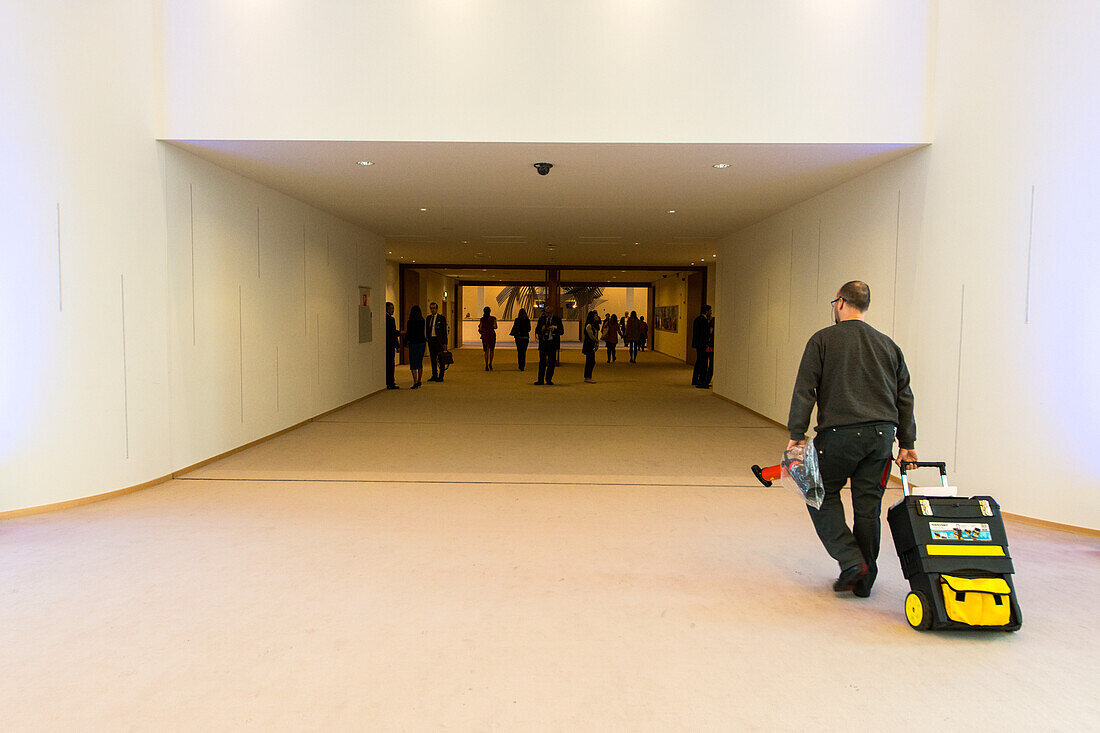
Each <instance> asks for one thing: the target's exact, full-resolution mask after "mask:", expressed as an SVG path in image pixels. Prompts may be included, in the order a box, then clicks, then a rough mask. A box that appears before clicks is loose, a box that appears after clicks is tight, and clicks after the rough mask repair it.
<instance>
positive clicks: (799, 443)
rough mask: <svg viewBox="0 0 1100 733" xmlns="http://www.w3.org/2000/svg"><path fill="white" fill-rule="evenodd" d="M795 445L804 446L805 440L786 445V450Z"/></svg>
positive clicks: (793, 441)
mask: <svg viewBox="0 0 1100 733" xmlns="http://www.w3.org/2000/svg"><path fill="white" fill-rule="evenodd" d="M796 445H806V441H805V440H792V441H791V442H789V443H787V450H790V449H791V448H794V447H795V446H796Z"/></svg>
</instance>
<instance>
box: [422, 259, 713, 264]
mask: <svg viewBox="0 0 1100 733" xmlns="http://www.w3.org/2000/svg"><path fill="white" fill-rule="evenodd" d="M413 262H416V260H413ZM691 264H693V265H694V264H695V263H694V262H692V263H691Z"/></svg>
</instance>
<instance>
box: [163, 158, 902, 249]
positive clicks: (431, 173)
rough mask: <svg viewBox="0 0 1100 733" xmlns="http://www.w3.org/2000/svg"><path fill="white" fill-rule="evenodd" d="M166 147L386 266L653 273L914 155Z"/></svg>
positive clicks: (713, 247)
mask: <svg viewBox="0 0 1100 733" xmlns="http://www.w3.org/2000/svg"><path fill="white" fill-rule="evenodd" d="M172 142H173V144H176V145H179V146H180V147H182V148H184V149H186V150H189V151H191V152H192V153H195V154H196V155H199V156H201V157H203V158H206V159H207V160H210V161H211V162H213V163H215V164H217V165H219V166H222V167H224V168H227V169H229V170H232V171H236V172H238V173H240V174H241V175H244V176H246V177H248V178H251V179H253V180H255V181H259V182H260V183H263V184H265V185H267V186H270V187H271V188H274V189H276V190H279V191H282V192H284V193H286V194H288V195H290V196H292V197H294V198H296V199H299V200H301V201H304V202H306V203H309V204H311V205H313V206H316V207H317V208H319V209H322V210H325V211H328V212H330V213H332V214H334V215H336V216H338V217H340V218H342V219H345V220H347V221H350V222H353V223H355V224H358V225H361V226H363V227H364V228H366V229H368V230H370V231H372V232H375V233H376V234H380V235H382V236H384V237H385V238H386V244H387V252H388V253H390V254H387V258H388V259H393V260H398V261H401V262H411V261H412V260H416V261H417V262H418V264H428V263H435V264H467V265H472V264H482V263H485V264H500V265H525V266H547V265H561V266H568V265H626V264H630V265H647V266H659V267H683V266H687V265H688V264H689V263H690V262H693V261H694V262H696V263H699V262H700V261H702V260H704V259H707V260H711V261H713V257H712V256H713V255H714V254H715V252H716V249H715V245H716V242H717V240H718V239H720V238H722V237H724V236H726V235H728V234H731V233H733V232H735V231H737V230H739V229H742V228H744V227H746V226H748V225H750V224H752V223H754V222H757V221H760V220H761V219H764V218H766V217H767V216H769V215H771V214H773V213H776V212H778V211H781V210H783V209H785V208H787V207H789V206H791V205H793V204H795V203H798V202H799V201H803V200H805V199H808V198H811V197H812V196H815V195H816V194H818V193H821V192H823V191H826V190H828V189H830V188H832V187H834V186H836V185H838V184H840V183H842V182H844V181H846V180H849V179H851V178H854V177H856V176H858V175H861V174H863V173H865V172H867V171H869V170H870V169H872V168H875V167H877V166H879V165H882V164H883V163H886V162H888V161H890V160H893V159H894V158H897V157H900V156H902V155H905V154H906V153H909V152H912V151H913V150H915V149H916V148H917V147H920V146H918V145H902V144H867V145H855V144H759V145H749V144H713V145H711V144H665V143H662V144H634V143H629V144H627V143H440V142H431V143H427V142H352V141H239V140H238V141H224V140H221V141H209V140H206V141H196V140H191V141H172ZM360 160H370V161H373V163H374V165H371V166H362V165H358V164H357V161H360ZM541 161H546V162H550V163H553V164H554V168H553V169H552V170H551V171H550V174H549V175H547V176H540V175H539V174H538V172H537V171H536V170H535V168H534V167H533V165H532V164H533V163H536V162H541ZM714 163H729V164H730V167H729V168H726V169H722V170H719V169H716V168H714V167H713V164H714ZM422 208H424V209H427V211H421V209H422ZM669 210H675V212H676V213H675V214H669V213H668V211H669ZM548 244H552V245H554V247H553V248H552V249H551V248H548V246H547V245H548Z"/></svg>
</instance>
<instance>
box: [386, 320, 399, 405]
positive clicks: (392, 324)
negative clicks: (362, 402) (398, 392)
mask: <svg viewBox="0 0 1100 733" xmlns="http://www.w3.org/2000/svg"><path fill="white" fill-rule="evenodd" d="M399 348H401V332H400V331H398V330H397V320H396V319H395V318H394V317H393V303H390V302H389V301H387V302H386V389H400V387H398V386H397V380H396V379H394V374H393V372H394V357H396V356H397V350H398V349H399Z"/></svg>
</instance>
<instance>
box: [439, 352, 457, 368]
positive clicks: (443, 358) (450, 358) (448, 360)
mask: <svg viewBox="0 0 1100 733" xmlns="http://www.w3.org/2000/svg"><path fill="white" fill-rule="evenodd" d="M439 363H440V364H442V365H443V366H450V365H451V364H454V363H455V355H454V354H452V353H451V352H450V351H443V352H440V354H439Z"/></svg>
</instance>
